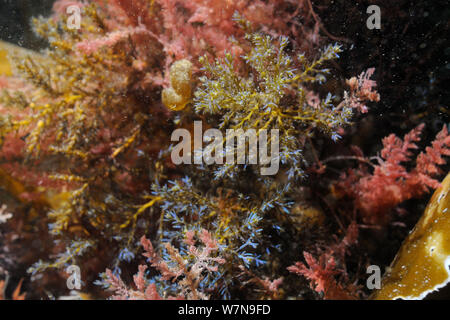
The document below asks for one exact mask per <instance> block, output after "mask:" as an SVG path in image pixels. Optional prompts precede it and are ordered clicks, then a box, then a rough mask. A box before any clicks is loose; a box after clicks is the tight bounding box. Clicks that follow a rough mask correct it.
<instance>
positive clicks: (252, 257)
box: [0, 0, 450, 299]
mask: <svg viewBox="0 0 450 320" xmlns="http://www.w3.org/2000/svg"><path fill="white" fill-rule="evenodd" d="M226 3H228V6H227V5H226V4H225V1H210V2H209V1H203V0H198V1H192V2H186V3H184V2H180V1H176V0H156V1H144V0H139V1H134V2H131V1H118V0H117V1H110V2H104V1H89V2H88V3H79V4H78V5H79V6H80V7H81V14H82V17H83V19H82V20H81V25H80V28H79V29H72V28H68V27H67V16H66V15H64V14H63V12H64V9H65V7H66V5H67V3H66V1H57V4H56V5H55V9H57V13H56V14H55V15H54V16H53V17H51V18H49V19H44V18H39V19H35V20H34V21H33V23H34V28H35V31H36V33H38V34H39V35H40V36H41V37H42V38H44V39H46V40H47V41H48V48H47V49H46V50H43V52H41V53H40V54H39V55H38V54H30V53H22V54H20V55H17V56H16V57H15V58H14V67H15V76H14V77H10V78H8V80H7V84H5V85H2V88H3V89H4V92H3V94H2V98H1V100H0V110H1V111H2V113H1V116H0V143H1V149H0V158H1V159H2V160H5V161H2V162H1V163H0V166H2V167H3V166H5V167H4V168H7V169H8V170H9V173H10V176H11V179H13V178H14V179H17V180H21V182H22V183H24V184H26V185H27V186H29V187H30V190H31V187H33V189H32V190H33V192H34V193H33V194H32V195H29V194H27V196H28V197H29V198H30V197H31V198H33V197H34V198H33V199H32V200H33V201H35V200H36V197H38V196H39V197H40V198H39V199H41V200H42V199H45V201H43V200H42V202H43V203H45V205H43V208H41V210H43V211H44V212H45V213H46V214H45V216H44V217H42V216H39V217H40V219H41V221H43V222H44V223H47V224H48V229H49V233H50V235H51V237H52V240H53V244H54V246H53V247H52V249H51V250H50V251H49V252H47V257H46V259H41V260H39V261H37V262H36V263H35V264H34V265H33V266H31V267H30V268H29V272H30V273H32V274H33V275H36V274H39V273H46V272H49V271H50V269H52V270H56V272H59V273H63V271H64V270H65V268H67V267H68V266H70V265H77V266H79V267H80V269H81V270H82V278H83V281H84V283H87V285H86V290H90V291H91V292H92V294H93V295H94V296H95V297H97V296H99V297H105V296H106V295H107V294H108V293H105V291H104V290H103V289H108V290H109V291H114V292H115V296H114V298H119V299H175V298H187V299H207V298H224V299H229V298H247V299H266V298H271V299H274V298H276V299H280V298H292V297H293V298H304V297H313V298H348V299H353V298H360V297H367V296H368V294H367V292H366V291H364V289H362V288H361V286H360V284H361V283H359V285H358V281H359V280H360V279H358V275H360V274H361V273H364V269H363V267H364V265H365V264H367V263H368V261H355V259H356V258H354V255H353V256H352V255H351V253H352V251H357V250H364V248H361V247H358V245H359V243H358V237H359V233H358V228H359V227H358V226H359V225H361V224H363V223H369V224H372V225H373V227H374V229H375V228H384V227H385V226H386V224H387V223H388V222H386V221H390V219H383V220H385V221H384V222H383V223H381V222H380V221H378V220H377V219H374V218H373V217H374V216H375V215H376V212H375V211H376V210H375V209H374V207H375V206H373V207H369V206H368V205H366V207H364V208H365V210H362V209H361V205H360V202H359V200H360V199H364V198H367V196H368V195H373V194H375V193H374V192H373V191H374V189H371V188H374V186H373V185H372V184H370V183H369V184H365V185H364V186H360V185H359V184H358V183H357V182H356V181H355V180H354V178H355V177H356V175H357V174H358V175H359V176H364V177H367V179H369V180H370V178H368V177H372V178H371V179H372V180H374V179H375V178H377V177H378V176H380V175H381V174H380V172H379V170H381V169H380V168H384V167H383V166H388V165H389V164H391V162H392V163H393V164H395V167H393V166H390V167H389V168H390V169H391V170H392V172H394V173H395V172H396V173H399V172H401V174H400V176H401V178H405V177H406V173H405V172H406V170H405V169H404V168H403V167H402V166H401V165H400V162H402V161H404V160H405V159H408V160H409V157H410V156H411V154H410V150H408V149H412V148H416V147H417V146H416V145H414V144H408V142H411V143H412V142H414V141H417V140H418V139H417V138H414V139H413V138H411V136H408V135H407V136H405V140H408V139H409V140H411V141H409V140H408V141H406V142H405V145H408V147H403V145H402V142H401V141H399V140H398V139H395V137H391V138H388V140H384V141H383V142H384V144H385V149H383V150H384V151H382V158H383V159H381V158H378V161H379V165H374V164H373V163H371V161H372V160H373V159H372V158H365V157H364V156H363V154H362V152H361V151H360V150H359V149H357V148H353V149H352V150H353V152H354V153H355V154H354V155H352V156H348V155H347V156H343V155H335V157H334V158H328V159H325V160H324V159H321V153H325V152H324V150H325V149H326V148H327V147H329V146H333V148H335V146H336V145H337V144H339V143H341V142H340V141H341V138H342V136H345V135H346V134H348V132H349V131H348V127H351V125H352V122H353V121H355V120H358V119H359V117H360V116H361V114H363V113H367V112H368V110H369V108H368V106H367V105H366V104H369V103H371V102H378V101H379V100H380V96H379V94H378V93H377V91H376V83H375V81H374V80H371V79H370V78H371V76H372V75H373V74H374V71H375V70H374V69H373V68H371V69H369V70H367V71H366V72H364V71H361V72H362V73H361V74H360V76H359V77H352V78H351V79H349V80H347V82H346V81H345V79H344V78H343V77H341V76H340V74H339V71H338V70H337V68H336V67H335V66H336V64H337V63H338V61H337V60H338V58H339V55H340V54H341V53H342V52H343V47H342V45H340V44H338V43H335V44H327V43H330V42H331V41H328V39H327V40H326V41H325V39H323V38H322V37H319V35H318V28H319V25H320V21H318V20H317V19H318V17H317V16H316V15H315V13H314V12H313V11H312V10H313V7H312V5H311V6H297V5H296V4H294V3H292V2H291V1H275V0H273V1H272V0H270V1H252V2H251V3H250V2H248V3H247V2H246V1H226ZM305 3H306V2H305ZM243 4H245V5H243ZM209 6H211V8H212V9H211V10H209V9H208V10H206V8H209ZM231 9H233V10H231ZM250 9H252V10H250ZM292 9H295V10H294V11H292ZM305 11H306V12H305ZM252 12H258V14H257V15H256V14H253V13H252ZM291 12H295V15H299V16H302V15H304V18H305V23H304V24H303V25H301V26H300V25H296V24H292V23H291V22H292V21H293V20H294V18H295V17H294V16H291V14H290V13H291ZM311 12H312V13H313V15H311V14H309V13H311ZM280 14H281V15H282V16H284V17H287V19H285V20H286V21H285V20H284V19H279V18H276V17H278V16H279V15H280ZM310 17H315V18H314V19H316V20H317V21H315V22H312V21H310V20H309V19H311V18H310ZM219 18H220V19H221V23H220V24H218V23H216V21H217V19H219ZM299 35H309V36H308V37H307V39H310V40H308V41H307V40H305V41H301V40H299V39H300V37H297V36H299ZM302 39H303V38H302ZM314 39H315V40H314ZM313 40H314V41H313ZM333 42H334V41H333ZM330 79H331V80H332V81H330ZM0 85H1V82H0ZM346 86H347V87H346ZM195 122H199V123H201V124H202V126H203V127H204V128H208V129H211V128H215V129H217V130H218V131H219V133H221V134H222V135H223V136H227V138H228V135H227V132H228V131H229V130H235V131H236V132H238V134H243V133H244V132H252V133H253V134H254V136H255V137H256V139H258V140H260V137H261V135H263V134H265V132H267V131H268V130H277V132H278V133H279V135H277V138H278V141H277V143H279V147H280V149H279V153H278V154H277V155H276V157H277V160H278V161H279V163H280V168H279V170H277V171H276V172H273V173H272V174H262V172H264V171H262V169H264V167H263V165H262V164H261V163H252V162H250V160H249V157H246V158H245V159H244V161H243V163H239V164H237V163H225V164H218V163H214V164H205V163H195V164H192V165H187V164H179V165H176V164H175V163H174V162H173V161H172V158H171V154H172V152H173V150H174V145H173V144H172V142H173V141H171V133H172V132H174V131H175V130H177V129H183V130H185V131H186V132H188V133H191V132H192V131H193V130H195V128H194V123H195ZM419 131H420V130H419ZM410 135H414V137H415V131H414V132H413V133H411V134H410ZM408 137H409V138H408ZM272 138H273V136H272ZM262 140H264V139H262ZM437 141H438V143H439V146H437V145H436V144H434V145H433V146H434V147H433V148H432V149H430V150H429V151H428V153H427V155H426V156H425V155H422V156H420V157H421V158H419V159H421V160H420V161H419V163H422V166H426V165H427V164H428V165H433V167H432V169H436V170H434V171H433V170H431V169H430V170H428V169H429V168H428V169H427V170H425V169H424V170H422V171H420V174H423V175H424V176H423V175H422V176H421V178H422V179H424V180H426V179H427V178H429V177H431V175H433V176H435V175H437V174H438V170H437V167H436V166H437V165H442V164H444V163H445V161H444V160H443V158H441V156H444V155H449V152H448V147H449V145H450V141H449V140H448V133H447V128H446V127H444V129H443V130H442V131H441V133H439V135H438V139H437ZM202 142H204V141H202ZM205 142H206V141H205ZM228 142H229V141H223V143H228ZM436 143H437V142H436ZM232 145H233V146H234V140H233V142H232ZM189 146H190V145H189ZM219 147H220V148H222V147H223V146H222V145H220V146H216V148H217V150H218V149H219ZM243 147H244V148H247V147H249V143H247V142H244V144H243ZM342 148H344V147H342ZM249 149H250V147H249ZM387 149H389V150H391V151H392V152H391V153H392V154H394V156H396V158H395V159H392V161H391V162H390V161H389V157H388V154H387V153H388V152H387V151H386V150H387ZM217 150H216V152H218V151H217ZM333 150H339V149H338V148H335V149H333ZM272 151H273V150H272ZM402 152H403V153H402ZM325 154H326V153H325ZM431 158H433V159H431ZM426 159H428V160H427V161H426ZM342 160H352V161H354V160H356V161H358V163H359V162H361V163H364V164H366V165H368V166H369V167H370V168H374V173H372V172H369V171H368V170H367V169H366V168H365V167H364V166H363V165H362V164H361V165H360V166H359V169H358V171H357V174H356V173H355V170H353V171H352V170H349V171H348V172H349V173H348V175H343V174H342V172H343V170H344V169H345V168H342V167H336V168H334V167H333V166H332V164H331V163H332V162H334V161H342ZM4 162H5V164H3V163H4ZM21 170H22V171H21ZM431 171H433V172H431ZM21 172H25V173H26V174H22V175H21ZM336 172H337V174H336ZM325 173H327V174H328V173H329V176H327V174H325ZM36 175H38V176H39V177H40V178H39V179H37V180H36V179H31V177H35V176H36ZM340 177H341V178H340ZM343 178H346V179H343ZM401 178H399V179H391V180H389V182H390V184H389V185H387V184H386V185H384V184H383V183H377V186H376V187H377V188H379V189H377V190H378V191H380V190H381V189H383V188H385V187H386V190H385V189H383V190H381V191H380V192H379V193H376V194H381V195H385V194H386V193H389V190H391V189H393V188H394V187H395V185H396V184H401V183H403V182H404V181H405V179H401ZM413 178H414V177H413ZM352 179H353V180H352ZM430 179H431V178H430ZM341 180H342V181H341ZM375 180H376V179H375ZM364 181H366V180H363V182H364ZM377 181H378V180H377ZM385 181H387V179H385ZM433 181H434V180H433ZM416 182H417V181H416ZM346 184H350V185H346ZM342 186H344V188H343V189H345V190H344V191H345V192H344V191H342V190H340V189H339V187H342ZM430 186H431V185H430ZM433 186H435V187H437V186H438V185H433ZM363 187H364V188H363ZM380 188H381V189H380ZM388 188H391V189H389V190H388ZM356 189H358V190H363V191H361V192H363V193H364V194H363V195H361V194H358V192H357V191H355V192H351V191H352V190H356ZM398 189H399V190H408V188H406V187H405V188H398ZM425 191H427V190H424V192H422V193H425ZM404 193H406V191H404ZM422 193H420V195H421V194H422ZM416 196H417V197H418V196H419V194H414V195H412V194H411V195H410V196H409V197H407V196H406V195H403V196H400V195H399V197H398V199H410V198H412V197H416ZM351 197H354V198H357V199H352V200H354V201H348V198H351ZM372 198H373V197H372ZM23 199H25V198H23ZM358 199H359V200H358ZM23 201H25V200H23ZM400 202H401V201H391V202H389V203H388V204H386V207H387V209H386V212H390V210H393V209H395V208H397V206H398V205H399V204H400ZM366 204H367V203H366ZM371 217H372V218H373V219H370V218H371ZM12 220H13V219H12ZM368 229H370V228H368ZM139 240H140V245H139ZM366 240H367V239H366ZM362 243H364V245H367V241H364V242H362ZM141 247H143V249H144V254H143V256H144V257H145V258H147V259H148V261H147V262H148V263H144V260H143V258H141V256H142V255H141ZM299 259H300V261H298V260H299ZM347 259H349V260H347ZM296 261H298V262H296ZM303 261H304V262H305V263H304V262H303ZM294 263H295V264H294ZM293 264H294V265H293ZM135 268H138V272H137V274H136V275H135V276H134V277H133V282H134V284H132V285H129V284H127V282H128V281H127V279H129V278H130V275H131V274H133V273H134V270H135ZM105 270H106V272H104V271H105ZM155 271H158V272H157V274H156V275H155ZM294 273H296V274H297V275H300V276H301V277H299V276H297V275H296V274H294ZM99 278H100V279H99ZM305 279H306V280H308V281H309V282H310V285H308V283H307V282H305ZM36 281H38V280H36ZM94 281H95V283H96V284H99V285H100V286H97V287H95V288H93V286H91V285H92V284H93V283H94ZM101 286H102V287H101ZM64 289H65V288H64ZM64 289H61V290H64Z"/></svg>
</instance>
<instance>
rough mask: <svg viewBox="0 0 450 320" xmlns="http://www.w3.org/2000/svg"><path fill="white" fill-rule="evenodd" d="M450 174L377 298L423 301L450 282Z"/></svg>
mask: <svg viewBox="0 0 450 320" xmlns="http://www.w3.org/2000/svg"><path fill="white" fill-rule="evenodd" d="M449 190H450V174H448V175H447V177H446V178H445V179H444V181H443V182H442V185H441V187H440V188H439V189H437V190H436V191H435V193H434V195H433V197H432V198H431V200H430V202H429V204H428V206H427V208H426V209H425V212H424V214H423V216H422V217H421V218H420V220H419V222H418V223H417V225H416V226H415V227H414V229H413V231H412V232H411V234H410V235H409V236H408V237H407V238H406V239H405V241H404V242H403V244H402V247H401V248H400V250H399V252H398V253H397V256H396V257H395V259H394V261H393V262H392V264H391V268H390V270H389V272H388V273H387V274H386V275H385V276H384V279H383V283H382V286H381V289H380V290H378V291H377V292H375V293H374V295H373V297H372V298H373V299H376V300H394V299H423V298H424V297H425V296H427V295H428V294H429V293H431V292H433V291H436V290H438V289H439V288H442V287H444V286H446V284H447V283H449V282H450V209H449V207H450V192H449Z"/></svg>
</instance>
